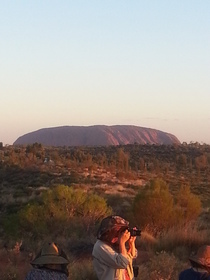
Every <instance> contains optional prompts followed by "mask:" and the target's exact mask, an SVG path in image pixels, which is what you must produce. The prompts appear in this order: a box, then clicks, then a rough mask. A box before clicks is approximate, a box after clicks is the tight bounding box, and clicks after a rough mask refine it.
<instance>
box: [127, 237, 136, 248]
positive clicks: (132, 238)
mask: <svg viewBox="0 0 210 280" xmlns="http://www.w3.org/2000/svg"><path fill="white" fill-rule="evenodd" d="M135 241H136V236H131V237H130V238H129V240H128V244H129V245H130V246H132V245H133V244H135Z"/></svg>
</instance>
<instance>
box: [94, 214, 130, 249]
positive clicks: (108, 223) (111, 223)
mask: <svg viewBox="0 0 210 280" xmlns="http://www.w3.org/2000/svg"><path fill="white" fill-rule="evenodd" d="M128 225H129V222H128V221H126V220H125V219H123V218H122V217H120V216H114V215H113V216H108V217H106V218H104V219H103V220H102V221H101V224H100V227H99V229H98V232H97V238H98V239H100V240H102V241H105V242H108V243H110V244H114V243H117V241H118V237H119V235H120V233H122V232H123V231H124V230H126V229H127V228H128Z"/></svg>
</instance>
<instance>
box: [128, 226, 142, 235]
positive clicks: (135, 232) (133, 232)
mask: <svg viewBox="0 0 210 280" xmlns="http://www.w3.org/2000/svg"><path fill="white" fill-rule="evenodd" d="M128 231H129V232H130V234H131V236H141V230H140V229H138V228H128Z"/></svg>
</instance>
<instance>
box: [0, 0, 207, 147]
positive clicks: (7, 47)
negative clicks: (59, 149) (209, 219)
mask: <svg viewBox="0 0 210 280" xmlns="http://www.w3.org/2000/svg"><path fill="white" fill-rule="evenodd" d="M209 15H210V1H209V0H197V1H195V0H176V1H169V0H165V1H164V0H144V1H141V0H138V1H137V0H136V1H132V0H127V1H124V0H103V1H102V0H101V1H100V0H97V1H96V0H94V1H92V0H90V1H88V0H84V1H80V0H74V1H70V0H65V1H64V0H59V1H58V0H57V1H55V0H42V1H41V0H34V1H30V0H25V1H21V0H20V1H8V0H0V36H1V39H0V40H1V41H0V42H1V44H0V92H1V93H0V96H1V102H0V110H1V118H0V142H3V144H13V142H14V141H15V140H16V139H17V138H18V137H19V136H21V135H23V134H25V133H28V132H31V131H34V130H38V129H40V128H45V127H54V126H62V125H85V126H87V125H94V124H105V125H115V124H122V125H123V124H130V125H138V126H143V127H150V128H155V129H159V130H162V131H166V132H169V133H172V134H174V135H175V136H177V138H178V139H179V140H180V141H181V142H187V143H189V142H190V141H193V142H196V141H197V142H200V143H207V144H210V109H209V104H210V81H209V80H210V16H209Z"/></svg>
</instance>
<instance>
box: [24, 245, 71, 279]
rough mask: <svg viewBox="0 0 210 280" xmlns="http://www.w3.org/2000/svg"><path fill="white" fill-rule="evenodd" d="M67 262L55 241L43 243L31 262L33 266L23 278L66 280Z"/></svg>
mask: <svg viewBox="0 0 210 280" xmlns="http://www.w3.org/2000/svg"><path fill="white" fill-rule="evenodd" d="M68 263H69V261H68V258H67V256H66V254H65V253H64V252H63V250H60V249H59V248H58V246H57V245H56V244H55V243H53V242H52V243H49V242H48V243H45V244H44V246H43V247H42V249H41V251H40V252H39V253H38V255H37V256H36V257H35V259H34V260H33V261H32V262H31V265H32V266H33V268H32V269H31V271H29V273H28V274H27V276H26V278H25V280H45V279H46V280H67V279H68V270H67V265H68Z"/></svg>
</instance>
